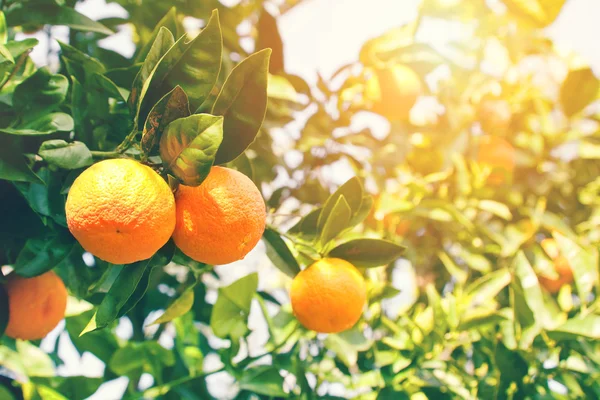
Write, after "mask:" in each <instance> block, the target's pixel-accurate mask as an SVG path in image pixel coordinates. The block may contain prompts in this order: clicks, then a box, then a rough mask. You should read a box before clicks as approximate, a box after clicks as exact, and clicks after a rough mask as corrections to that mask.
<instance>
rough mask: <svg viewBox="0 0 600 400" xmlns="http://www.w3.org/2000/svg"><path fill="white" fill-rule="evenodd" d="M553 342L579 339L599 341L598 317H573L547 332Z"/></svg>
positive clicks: (599, 323)
mask: <svg viewBox="0 0 600 400" xmlns="http://www.w3.org/2000/svg"><path fill="white" fill-rule="evenodd" d="M548 336H550V338H552V339H554V340H581V338H582V337H583V338H588V339H595V340H598V339H600V316H599V315H595V314H588V315H586V316H584V317H573V318H571V319H569V320H568V321H567V322H565V323H564V324H562V325H560V326H558V327H557V328H555V329H552V330H550V331H548Z"/></svg>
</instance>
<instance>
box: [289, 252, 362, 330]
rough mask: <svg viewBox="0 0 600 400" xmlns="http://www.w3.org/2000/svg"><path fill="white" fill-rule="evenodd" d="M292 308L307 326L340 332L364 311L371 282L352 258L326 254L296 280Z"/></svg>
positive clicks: (293, 288) (312, 328)
mask: <svg viewBox="0 0 600 400" xmlns="http://www.w3.org/2000/svg"><path fill="white" fill-rule="evenodd" d="M290 297H291V300H292V309H293V310H294V315H295V316H296V318H297V319H298V321H300V323H301V324H302V325H303V326H304V327H305V328H307V329H311V330H313V331H317V332H320V333H336V332H341V331H344V330H346V329H349V328H351V327H352V326H354V324H356V322H357V321H358V319H359V318H360V316H361V315H362V311H363V308H364V306H365V303H366V300H367V286H366V284H365V281H364V279H363V277H362V275H361V274H360V272H359V271H358V270H357V269H356V267H354V265H352V264H350V263H349V262H348V261H345V260H342V259H339V258H323V259H321V260H319V261H317V262H315V263H314V264H312V265H311V266H310V267H308V268H306V269H304V270H303V271H301V272H300V273H298V275H296V277H295V278H294V280H293V281H292V288H291V291H290Z"/></svg>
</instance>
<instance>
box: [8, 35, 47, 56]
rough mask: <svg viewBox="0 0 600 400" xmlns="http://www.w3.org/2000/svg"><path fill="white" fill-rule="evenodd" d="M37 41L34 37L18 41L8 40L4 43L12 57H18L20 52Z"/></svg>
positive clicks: (23, 51) (28, 48) (36, 43)
mask: <svg viewBox="0 0 600 400" xmlns="http://www.w3.org/2000/svg"><path fill="white" fill-rule="evenodd" d="M38 43H39V41H38V40H37V39H35V38H27V39H23V40H19V41H14V40H13V41H10V42H8V43H6V45H5V47H6V48H7V49H8V51H10V54H11V55H12V56H13V58H18V57H19V56H20V55H21V54H23V53H25V52H26V51H29V50H31V49H33V48H34V47H35V46H37V45H38Z"/></svg>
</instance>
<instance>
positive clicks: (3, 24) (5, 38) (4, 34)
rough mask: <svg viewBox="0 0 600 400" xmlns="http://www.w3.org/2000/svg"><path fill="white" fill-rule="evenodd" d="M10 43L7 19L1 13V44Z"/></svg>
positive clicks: (0, 12)
mask: <svg viewBox="0 0 600 400" xmlns="http://www.w3.org/2000/svg"><path fill="white" fill-rule="evenodd" d="M7 41H8V28H7V27H6V17H5V16H4V13H3V12H2V11H0V44H6V42H7Z"/></svg>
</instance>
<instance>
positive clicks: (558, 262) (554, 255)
mask: <svg viewBox="0 0 600 400" xmlns="http://www.w3.org/2000/svg"><path fill="white" fill-rule="evenodd" d="M540 245H541V246H542V248H543V249H544V251H545V252H546V254H547V255H548V257H550V258H551V259H552V261H554V269H555V270H556V272H557V273H558V278H556V279H551V278H546V277H545V276H540V277H539V281H540V284H541V285H542V286H543V287H544V288H545V289H546V290H547V291H548V292H550V293H553V294H554V293H558V292H559V291H560V288H562V287H563V285H568V284H571V283H573V270H571V265H570V264H569V261H568V260H567V259H566V258H565V257H564V256H563V255H561V254H560V250H559V249H558V246H557V245H556V241H555V240H554V239H551V238H547V239H544V240H542V241H541V243H540Z"/></svg>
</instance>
